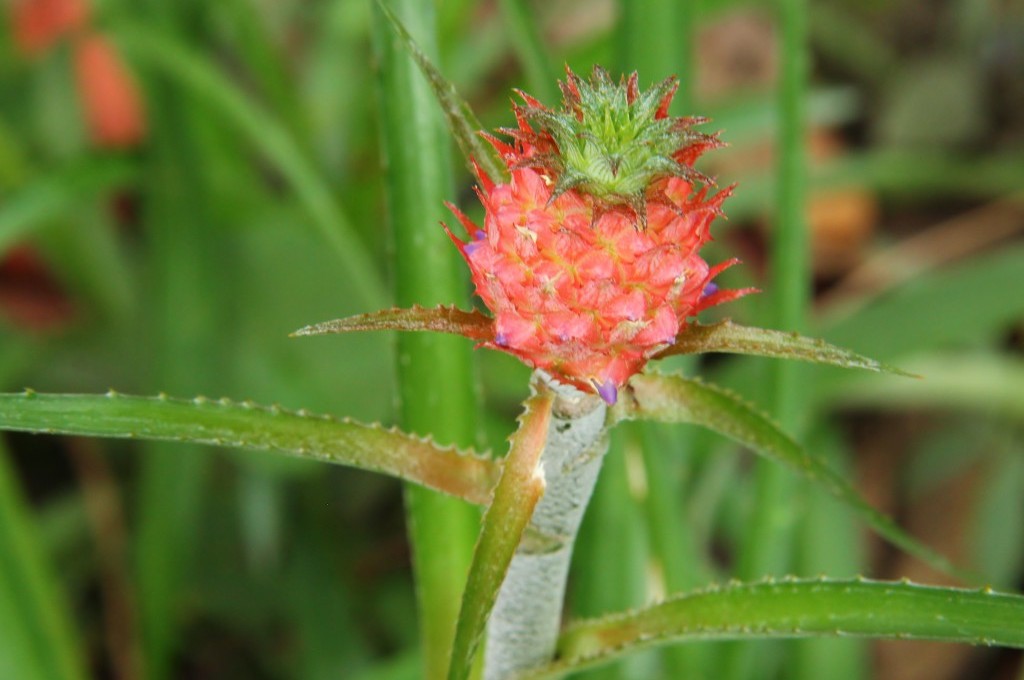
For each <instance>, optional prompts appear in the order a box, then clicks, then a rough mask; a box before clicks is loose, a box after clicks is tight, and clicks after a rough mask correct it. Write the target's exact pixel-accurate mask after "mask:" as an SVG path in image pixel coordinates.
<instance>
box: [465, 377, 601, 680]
mask: <svg viewBox="0 0 1024 680" xmlns="http://www.w3.org/2000/svg"><path fill="white" fill-rule="evenodd" d="M534 379H535V380H541V381H544V382H545V383H547V384H548V385H549V386H550V387H551V389H552V390H554V392H555V394H556V401H555V404H554V408H553V413H552V418H551V425H550V426H549V428H548V434H547V441H546V444H545V447H544V453H543V456H542V457H541V465H542V467H543V471H544V482H545V484H546V488H545V492H544V497H543V498H541V500H540V502H539V503H538V504H537V508H536V510H535V511H534V513H533V520H532V522H531V523H530V528H529V529H528V530H527V534H526V536H525V537H524V538H523V542H522V544H521V545H520V546H519V549H518V550H517V552H516V555H515V557H514V558H513V559H512V563H511V565H510V566H509V570H508V574H507V575H506V577H505V581H504V583H503V584H502V586H501V590H500V591H499V592H498V599H497V602H496V603H495V605H494V610H493V612H492V614H491V621H490V625H489V626H488V631H487V648H486V656H485V669H484V678H485V680H500V679H501V678H506V677H508V676H509V675H510V674H512V673H513V672H515V671H520V670H524V669H526V668H530V667H532V666H535V665H538V664H541V663H545V662H547V661H550V660H551V658H552V657H553V655H554V652H555V643H556V642H557V640H558V631H559V625H560V624H561V620H562V605H563V603H564V599H565V583H566V577H567V576H568V573H569V560H570V558H571V557H572V548H573V544H574V543H575V541H576V534H577V532H578V531H579V528H580V522H581V521H582V520H583V513H584V511H585V510H586V508H587V504H588V503H589V501H590V496H591V494H592V493H593V491H594V484H595V483H596V482H597V475H598V473H599V472H600V470H601V462H602V460H603V459H604V454H605V452H606V451H607V450H608V438H607V436H606V428H605V420H606V415H607V407H606V406H605V404H604V402H603V401H601V399H599V398H598V397H596V396H594V395H592V394H584V393H582V392H580V391H579V390H577V389H575V388H573V387H567V386H564V385H559V384H556V383H554V382H553V381H552V380H550V378H548V376H547V375H545V374H543V373H541V372H538V373H537V374H535V377H534Z"/></svg>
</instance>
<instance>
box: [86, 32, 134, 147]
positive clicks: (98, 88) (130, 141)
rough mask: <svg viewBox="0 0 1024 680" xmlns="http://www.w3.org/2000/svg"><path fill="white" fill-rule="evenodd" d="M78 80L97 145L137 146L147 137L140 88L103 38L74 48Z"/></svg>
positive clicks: (88, 38)
mask: <svg viewBox="0 0 1024 680" xmlns="http://www.w3.org/2000/svg"><path fill="white" fill-rule="evenodd" d="M74 65H75V80H76V82H77V83H78V92H79V96H80V97H81V99H82V108H83V110H84V112H85V118H86V123H87V124H88V126H89V132H90V134H91V136H92V139H93V141H94V142H95V143H96V144H97V145H98V146H102V147H126V146H132V145H134V144H137V143H138V142H139V141H141V140H142V138H143V137H144V136H145V134H146V116H145V111H144V107H143V102H142V97H141V96H140V94H139V89H138V86H137V84H136V82H135V80H134V78H132V75H131V74H130V73H129V72H128V69H127V67H126V66H125V63H124V60H123V59H121V55H120V54H119V53H118V51H117V49H116V48H115V47H114V45H113V44H111V42H110V41H109V40H108V39H107V38H106V37H105V36H103V35H102V34H99V33H93V34H90V35H84V36H81V37H79V38H78V39H77V40H76V41H75V44H74Z"/></svg>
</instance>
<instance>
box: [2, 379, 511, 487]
mask: <svg viewBox="0 0 1024 680" xmlns="http://www.w3.org/2000/svg"><path fill="white" fill-rule="evenodd" d="M0 428H2V429H6V430H18V431H22V432H34V433H46V434H77V435H86V436H93V437H119V438H131V439H156V440H164V441H178V442H191V443H196V444H212V445H215V446H227V447H232V448H240V449H256V450H261V451H272V452H276V453H283V454H287V455H290V456H295V457H298V458H305V459H308V460H318V461H323V462H327V463H335V464H338V465H348V466H351V467H358V468H362V469H364V470H370V471H373V472H381V473H383V474H386V475H390V476H392V477H398V478H401V479H404V480H406V481H409V482H413V483H416V484H420V485H422V486H425V487H428V488H431V489H435V490H437V491H441V492H443V493H446V494H449V495H452V496H455V497H458V498H462V499H464V500H466V501H469V502H471V503H477V504H486V503H488V502H490V497H491V489H492V488H493V486H494V483H495V481H496V480H497V479H498V475H499V473H500V467H501V466H500V464H499V463H497V462H495V461H493V460H491V459H488V458H484V457H482V456H478V455H475V454H471V453H462V452H459V451H457V450H456V449H454V448H453V447H442V446H439V445H438V444H435V443H434V442H433V441H431V440H430V439H421V438H419V437H414V436H412V435H408V434H405V433H403V432H399V431H397V430H389V429H385V428H383V427H380V426H378V425H364V424H362V423H357V422H353V421H351V420H346V419H339V418H334V417H332V416H326V415H315V414H311V413H307V412H306V411H304V410H300V411H288V410H285V409H283V408H280V407H278V406H269V407H266V406H258V405H256V404H254V403H252V402H248V401H245V402H232V401H229V400H226V399H220V400H212V399H207V398H205V397H196V398H195V399H192V400H183V399H171V398H169V397H166V396H163V395H161V396H159V397H133V396H127V395H122V394H118V393H117V392H113V391H111V392H108V393H107V394H106V395H78V394H37V393H35V392H32V391H26V392H24V393H21V394H0Z"/></svg>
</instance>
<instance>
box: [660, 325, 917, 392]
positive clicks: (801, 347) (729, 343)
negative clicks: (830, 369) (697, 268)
mask: <svg viewBox="0 0 1024 680" xmlns="http://www.w3.org/2000/svg"><path fill="white" fill-rule="evenodd" d="M702 352H726V353H733V354H749V355H754V356H762V357H772V358H776V359H797V360H800V361H808V362H812V363H817V364H828V365H830V366H839V367H841V368H853V369H862V370H867V371H876V372H881V373H893V374H895V375H902V376H905V377H909V378H919V377H921V376H918V375H915V374H913V373H908V372H907V371H904V370H902V369H899V368H896V367H895V366H889V365H888V364H884V363H882V362H880V361H876V360H874V359H871V358H869V357H865V356H862V355H860V354H857V353H856V352H852V351H850V350H848V349H843V348H842V347H836V346H835V345H831V344H829V343H827V342H825V341H824V340H820V339H817V338H809V337H807V336H803V335H799V334H798V333H785V332H783V331H776V330H771V329H768V328H755V327H750V326H741V325H739V324H735V323H733V322H732V321H729V320H725V321H720V322H718V323H715V324H709V325H704V324H699V323H694V324H690V325H689V326H687V328H686V330H685V331H684V332H682V333H680V334H679V335H678V337H677V338H676V341H675V343H674V344H672V345H671V346H669V347H666V348H665V349H663V350H662V351H661V352H659V353H658V354H656V355H655V356H654V358H655V359H663V358H665V357H669V356H672V355H674V354H698V353H702Z"/></svg>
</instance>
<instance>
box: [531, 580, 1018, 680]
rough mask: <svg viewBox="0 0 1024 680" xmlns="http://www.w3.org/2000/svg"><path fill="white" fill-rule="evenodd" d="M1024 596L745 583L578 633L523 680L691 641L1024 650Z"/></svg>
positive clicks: (903, 586) (599, 622)
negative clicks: (825, 639) (832, 641)
mask: <svg viewBox="0 0 1024 680" xmlns="http://www.w3.org/2000/svg"><path fill="white" fill-rule="evenodd" d="M1022 620H1024V597H1022V596H1020V595H1011V594H1006V593H996V592H993V591H992V590H991V589H988V588H985V589H980V590H963V589H959V588H938V587H931V586H920V585H915V584H912V583H909V582H905V581H904V582H900V583H893V582H884V581H870V580H866V579H857V580H852V581H830V580H823V579H819V580H785V581H778V582H776V581H767V582H762V583H739V584H732V585H728V586H724V587H715V588H710V589H707V590H703V591H699V592H695V593H691V594H687V595H683V596H680V597H676V598H672V599H670V600H667V601H665V602H662V603H659V604H656V605H653V606H651V607H646V608H644V609H641V610H638V611H635V612H626V613H623V614H613V615H611V616H608V617H605V618H601V619H595V620H591V621H580V622H576V623H574V624H571V625H570V626H569V627H568V628H567V630H566V631H565V632H564V633H563V634H562V637H561V640H560V641H559V659H558V661H556V662H555V663H552V664H550V665H548V666H545V667H543V668H538V669H536V670H534V671H531V672H529V673H524V674H522V675H520V676H519V677H518V678H517V680H526V679H527V678H529V679H530V680H541V678H556V677H561V676H562V675H564V674H565V673H567V672H569V671H577V670H580V669H581V668H585V667H587V666H595V665H599V664H602V663H606V662H608V661H611V660H612V659H614V658H616V657H618V656H621V655H623V654H627V653H629V652H633V651H636V650H637V649H640V648H643V647H647V646H651V645H660V644H669V643H673V642H687V641H693V640H756V639H767V638H801V637H814V636H829V637H841V636H857V637H873V638H896V639H901V640H939V641H943V642H962V643H967V644H973V645H1000V646H1006V647H1017V648H1022V647H1024V626H1021V621H1022Z"/></svg>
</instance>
